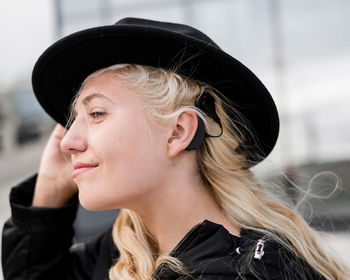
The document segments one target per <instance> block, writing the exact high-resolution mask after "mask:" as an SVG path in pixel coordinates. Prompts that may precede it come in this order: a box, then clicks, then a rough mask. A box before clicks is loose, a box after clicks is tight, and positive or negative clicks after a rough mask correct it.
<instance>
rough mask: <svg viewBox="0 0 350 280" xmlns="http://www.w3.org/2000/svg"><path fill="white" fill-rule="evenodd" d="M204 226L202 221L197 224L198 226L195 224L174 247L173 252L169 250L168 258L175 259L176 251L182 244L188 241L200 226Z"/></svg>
mask: <svg viewBox="0 0 350 280" xmlns="http://www.w3.org/2000/svg"><path fill="white" fill-rule="evenodd" d="M202 224H204V221H203V222H201V223H199V224H196V225H195V226H193V227H192V228H191V229H190V231H189V232H188V233H187V234H186V235H185V236H184V237H183V238H182V239H181V241H180V242H179V243H178V244H177V245H176V246H175V248H174V249H173V250H171V252H170V253H169V256H172V257H175V255H176V253H177V250H178V249H179V248H180V246H181V245H182V244H184V243H185V242H186V241H187V240H188V239H189V237H190V236H191V235H192V233H193V232H194V231H195V230H196V229H197V228H198V227H199V226H200V225H202Z"/></svg>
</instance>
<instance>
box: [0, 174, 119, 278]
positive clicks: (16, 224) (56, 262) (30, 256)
mask: <svg viewBox="0 0 350 280" xmlns="http://www.w3.org/2000/svg"><path fill="white" fill-rule="evenodd" d="M35 182H36V176H33V177H31V178H29V179H28V180H26V181H25V182H23V183H21V184H20V185H18V186H16V187H15V188H13V189H12V190H11V193H10V205H11V211H12V217H11V218H10V219H9V220H8V221H7V222H6V223H5V225H4V228H3V235H2V266H3V273H4V278H5V280H14V279H16V280H22V279H26V280H34V279H35V280H39V279H45V280H47V279H50V280H55V279H60V280H65V279H67V280H68V279H71V280H73V279H74V280H80V279H81V280H83V279H93V275H94V274H95V273H96V264H97V263H99V262H101V260H100V257H101V256H104V257H105V258H106V259H107V260H104V261H103V264H102V265H99V272H98V273H102V274H106V273H107V274H106V275H108V265H109V264H108V259H110V258H111V251H112V246H113V241H112V238H111V231H108V232H106V233H105V234H103V235H101V236H100V237H99V238H97V239H95V240H92V241H90V242H88V243H84V244H76V245H73V246H72V244H73V237H74V229H73V222H74V220H75V217H76V212H77V206H78V199H77V197H73V198H72V199H71V200H70V201H69V202H68V203H67V204H66V205H64V206H63V207H60V208H43V207H32V206H31V203H32V197H33V193H34V186H35ZM106 246H107V250H106ZM108 246H110V248H111V250H109V248H108Z"/></svg>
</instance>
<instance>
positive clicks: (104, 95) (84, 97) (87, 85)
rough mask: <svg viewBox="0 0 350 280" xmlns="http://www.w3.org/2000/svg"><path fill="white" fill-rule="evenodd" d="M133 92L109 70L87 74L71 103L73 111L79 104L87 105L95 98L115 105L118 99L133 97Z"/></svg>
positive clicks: (125, 99)
mask: <svg viewBox="0 0 350 280" xmlns="http://www.w3.org/2000/svg"><path fill="white" fill-rule="evenodd" d="M133 96H134V94H132V91H131V90H130V89H127V88H126V87H125V86H124V85H123V84H122V83H121V81H120V79H119V78H118V77H117V76H116V75H113V73H112V72H111V71H106V72H103V73H99V74H97V75H94V74H93V75H92V76H89V77H88V78H87V79H86V80H85V81H84V82H83V84H82V88H81V89H80V91H79V93H78V96H77V98H76V100H75V101H74V103H73V109H74V111H75V110H76V109H77V108H78V107H80V106H81V105H88V104H89V103H91V102H93V101H95V100H97V101H98V102H100V101H101V102H104V103H106V104H111V105H115V104H116V103H118V102H120V101H127V99H129V101H130V99H131V98H133Z"/></svg>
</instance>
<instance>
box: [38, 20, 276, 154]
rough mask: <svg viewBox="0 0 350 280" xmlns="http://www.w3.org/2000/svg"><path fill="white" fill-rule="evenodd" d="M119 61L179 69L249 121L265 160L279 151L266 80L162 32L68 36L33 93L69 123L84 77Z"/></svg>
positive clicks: (46, 56)
mask: <svg viewBox="0 0 350 280" xmlns="http://www.w3.org/2000/svg"><path fill="white" fill-rule="evenodd" d="M119 63H130V64H140V65H149V66H154V67H162V68H166V69H170V70H175V69H176V72H178V73H180V74H182V75H185V76H187V77H190V78H192V79H195V80H198V81H201V82H204V83H207V84H209V85H211V86H212V87H214V88H215V89H216V90H217V91H219V92H220V93H221V94H223V95H224V96H226V97H227V98H228V99H229V100H230V101H231V103H232V104H233V105H234V106H235V108H236V109H237V110H238V111H239V112H240V113H241V114H242V115H243V117H244V118H245V119H246V120H248V121H249V123H250V127H251V129H252V130H253V133H254V135H255V137H256V140H257V143H258V144H259V147H258V149H257V151H256V152H257V153H258V155H259V158H260V157H261V158H265V157H266V156H267V155H268V154H269V153H270V152H271V150H272V148H273V147H274V145H275V143H276V141H277V137H278V132H279V118H278V113H277V109H276V106H275V103H274V101H273V99H272V97H271V95H270V93H269V92H268V90H267V89H266V88H265V86H264V85H263V84H262V83H261V81H260V80H259V79H258V78H257V77H256V76H255V75H254V74H253V73H252V72H251V71H250V70H249V69H248V68H247V67H245V66H244V65H243V64H242V63H240V62H239V61H238V60H236V59H235V58H233V57H231V56H230V55H228V54H227V53H225V52H224V51H222V50H221V49H219V48H218V47H217V46H215V45H211V44H207V43H203V41H201V40H198V39H196V38H194V37H191V36H184V35H183V34H177V33H175V32H170V31H168V30H164V29H161V28H159V29H157V28H150V27H143V26H129V25H110V26H102V27H96V28H90V29H87V30H83V31H79V32H76V33H74V34H71V35H69V36H67V37H64V38H63V39H61V40H59V41H57V42H56V43H55V44H53V45H52V46H51V47H49V48H48V49H47V50H46V51H45V52H44V53H43V54H42V55H41V56H40V58H39V59H38V61H37V63H36V64H35V66H34V69H33V74H32V84H33V90H34V93H35V95H36V97H37V99H38V101H39V103H40V104H41V106H42V107H43V108H44V109H45V111H46V112H47V113H48V114H49V115H50V116H51V117H52V118H53V119H54V120H55V121H57V122H58V123H60V124H62V125H66V123H67V120H68V116H69V108H70V104H71V102H72V98H73V97H74V95H75V94H76V92H77V90H78V89H79V88H80V85H81V83H82V82H83V81H84V79H85V78H86V77H87V76H88V75H89V74H91V73H93V72H95V71H96V70H98V69H101V68H104V67H108V66H111V65H114V64H119ZM259 158H258V160H259Z"/></svg>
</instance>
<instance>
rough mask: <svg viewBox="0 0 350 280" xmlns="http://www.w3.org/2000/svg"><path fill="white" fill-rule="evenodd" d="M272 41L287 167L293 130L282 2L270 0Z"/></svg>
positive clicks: (282, 147)
mask: <svg viewBox="0 0 350 280" xmlns="http://www.w3.org/2000/svg"><path fill="white" fill-rule="evenodd" d="M269 10H270V24H271V41H272V59H273V66H274V73H275V74H274V75H275V83H276V92H277V94H279V95H280V97H281V98H280V100H281V101H280V110H279V111H280V120H281V127H282V129H281V131H284V134H283V135H282V137H283V138H281V150H282V153H281V154H282V157H283V161H284V162H285V165H286V166H289V165H291V163H292V156H291V155H292V153H291V140H290V139H291V136H292V135H291V129H290V125H291V123H290V119H289V110H288V96H287V87H286V80H285V75H286V63H285V56H284V52H283V47H284V46H283V28H282V18H281V6H280V0H269Z"/></svg>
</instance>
